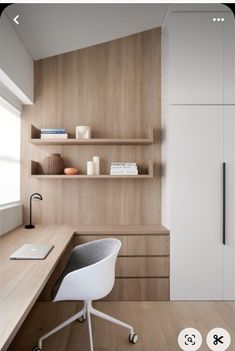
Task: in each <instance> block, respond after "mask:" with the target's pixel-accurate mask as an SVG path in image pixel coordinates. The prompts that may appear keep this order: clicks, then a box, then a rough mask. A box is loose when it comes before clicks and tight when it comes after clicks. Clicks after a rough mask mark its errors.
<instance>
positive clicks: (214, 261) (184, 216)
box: [166, 106, 223, 300]
mask: <svg viewBox="0 0 235 351" xmlns="http://www.w3.org/2000/svg"><path fill="white" fill-rule="evenodd" d="M222 130H223V107H221V106H172V107H171V108H170V130H169V133H170V134H169V135H168V138H170V160H169V165H170V169H169V168H168V169H167V170H166V171H167V172H168V176H169V177H170V180H171V181H170V197H171V200H170V203H171V207H170V217H171V226H170V230H171V245H170V251H171V253H170V257H171V265H170V270H171V282H170V286H171V299H172V300H222V299H223V244H222V240H221V238H222V172H221V170H222V160H223V158H222V156H223V155H222V150H223V133H222Z"/></svg>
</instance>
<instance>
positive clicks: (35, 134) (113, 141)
mask: <svg viewBox="0 0 235 351" xmlns="http://www.w3.org/2000/svg"><path fill="white" fill-rule="evenodd" d="M146 134H147V133H146ZM40 136H41V132H40V130H39V129H38V128H36V127H35V126H33V125H31V134H30V143H31V144H34V145H99V144H100V145H119V144H120V145H129V144H130V145H132V144H133V145H148V144H152V143H153V140H154V139H153V128H152V127H149V130H148V135H147V136H146V137H144V138H89V139H76V138H75V137H74V135H73V136H72V137H71V136H70V137H69V138H68V139H57V140H54V139H53V140H51V139H48V140H46V139H40Z"/></svg>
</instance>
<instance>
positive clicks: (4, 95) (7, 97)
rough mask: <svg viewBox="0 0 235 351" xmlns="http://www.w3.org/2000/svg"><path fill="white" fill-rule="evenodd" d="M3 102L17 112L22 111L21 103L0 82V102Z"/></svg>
mask: <svg viewBox="0 0 235 351" xmlns="http://www.w3.org/2000/svg"><path fill="white" fill-rule="evenodd" d="M1 100H4V101H6V102H7V103H9V104H10V105H12V106H13V107H14V108H16V109H17V110H18V111H21V110H22V102H21V101H20V99H19V98H17V97H16V96H15V95H14V94H12V92H11V91H10V90H9V89H7V87H6V86H5V85H4V84H3V83H1V82H0V101H1Z"/></svg>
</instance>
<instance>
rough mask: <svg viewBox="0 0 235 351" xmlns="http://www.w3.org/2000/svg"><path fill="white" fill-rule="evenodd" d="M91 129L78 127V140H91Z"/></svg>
mask: <svg viewBox="0 0 235 351" xmlns="http://www.w3.org/2000/svg"><path fill="white" fill-rule="evenodd" d="M90 137H91V127H89V126H77V127H76V139H90Z"/></svg>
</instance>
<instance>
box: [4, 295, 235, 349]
mask: <svg viewBox="0 0 235 351" xmlns="http://www.w3.org/2000/svg"><path fill="white" fill-rule="evenodd" d="M94 307H95V308H97V309H99V310H101V311H102V312H104V313H107V314H109V315H111V316H113V317H115V318H118V319H120V320H123V321H125V322H126V323H129V324H131V325H133V326H134V328H135V330H136V332H137V333H138V335H139V341H138V343H137V344H136V345H134V346H133V345H132V344H130V343H129V342H128V340H127V338H128V331H126V330H125V329H124V328H119V327H118V326H115V325H114V324H112V323H108V322H107V321H104V320H102V319H100V318H92V329H93V339H94V349H95V350H96V351H120V350H121V351H133V350H134V351H155V350H157V351H176V350H179V347H178V343H177V338H178V334H179V333H180V331H181V330H182V329H184V328H186V327H187V326H190V327H192V328H196V329H198V330H199V331H200V332H201V334H202V337H203V340H204V342H203V344H202V346H201V348H200V351H208V347H207V345H206V342H205V340H206V336H207V333H208V331H209V330H211V329H213V328H215V326H222V327H223V328H225V329H226V330H228V332H229V333H230V335H231V339H232V342H231V346H230V349H229V350H231V351H232V350H235V331H234V322H235V303H234V302H209V301H207V302H189V301H187V302H184V301H182V302H179V301H178V302H176V301H174V302H169V301H167V302H163V301H161V302H160V301H157V302H150V301H148V302H130V301H128V302H119V301H118V302H110V301H109V302H95V303H94ZM80 308H81V306H80V305H79V304H76V303H73V302H60V303H57V304H56V303H54V304H52V303H38V304H36V305H35V307H34V309H33V310H32V312H31V313H30V315H29V317H28V318H27V320H26V321H25V323H24V325H23V328H21V330H20V332H19V333H18V335H17V337H16V338H15V340H14V342H13V343H12V345H11V346H10V348H9V351H31V350H32V348H33V347H34V346H35V345H36V341H37V339H38V338H39V337H40V336H41V335H43V334H45V333H47V332H48V331H49V330H51V329H52V328H54V327H55V326H56V325H57V324H59V323H62V322H63V321H64V320H65V319H67V318H69V317H71V316H72V315H73V314H75V313H76V312H77V311H79V309H80ZM88 340H89V337H88V328H87V323H82V324H81V323H72V324H71V325H70V326H69V327H67V328H64V329H63V330H62V331H61V332H59V333H57V334H55V335H53V336H51V337H49V338H48V339H47V340H45V343H44V344H43V351H52V350H56V351H68V350H69V351H89V341H88Z"/></svg>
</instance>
